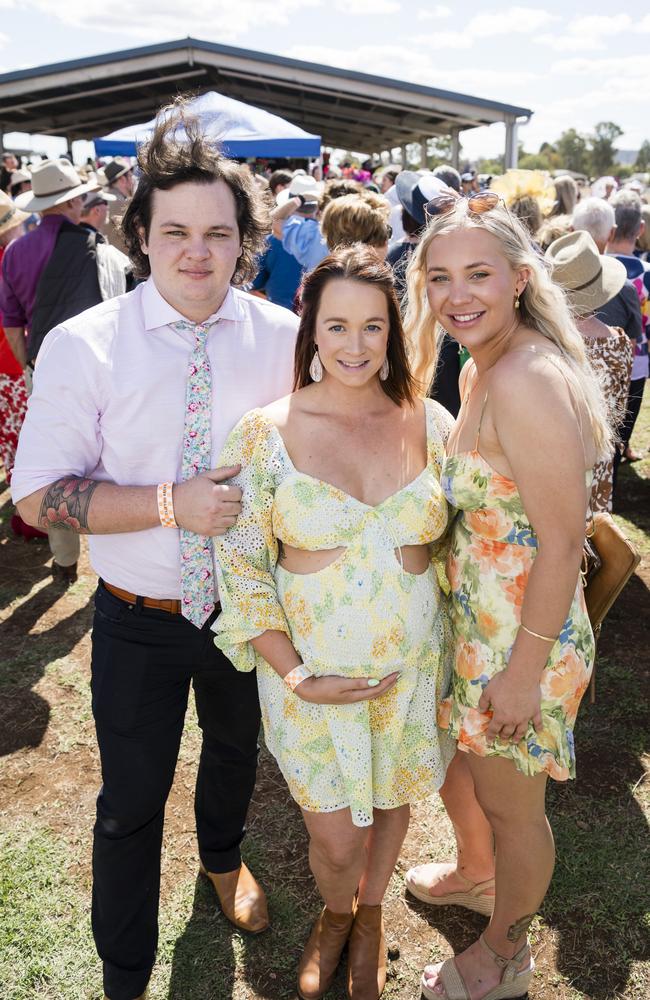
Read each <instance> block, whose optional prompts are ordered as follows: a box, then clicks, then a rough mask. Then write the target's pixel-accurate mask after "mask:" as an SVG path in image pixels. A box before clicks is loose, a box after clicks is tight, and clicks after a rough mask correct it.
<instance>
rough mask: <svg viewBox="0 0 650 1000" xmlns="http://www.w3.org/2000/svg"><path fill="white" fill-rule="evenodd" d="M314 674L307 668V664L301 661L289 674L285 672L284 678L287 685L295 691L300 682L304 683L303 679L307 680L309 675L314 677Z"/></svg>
mask: <svg viewBox="0 0 650 1000" xmlns="http://www.w3.org/2000/svg"><path fill="white" fill-rule="evenodd" d="M313 676H314V675H313V674H312V673H311V671H310V670H307V667H306V666H305V664H304V663H299V664H298V666H297V667H294V668H293V670H290V671H289V673H288V674H285V675H284V677H283V678H282V680H283V681H284V683H285V684H286V685H287V687H290V688H291V690H292V691H295V690H296V688H297V687H298V685H299V684H302V682H303V681H306V680H307V678H308V677H313Z"/></svg>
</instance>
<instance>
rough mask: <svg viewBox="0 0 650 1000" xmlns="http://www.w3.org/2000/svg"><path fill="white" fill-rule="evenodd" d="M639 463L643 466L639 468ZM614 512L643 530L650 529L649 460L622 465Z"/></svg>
mask: <svg viewBox="0 0 650 1000" xmlns="http://www.w3.org/2000/svg"><path fill="white" fill-rule="evenodd" d="M639 464H641V465H642V468H639ZM644 473H646V474H645V475H644ZM614 513H615V514H620V515H621V516H622V517H625V518H627V519H628V520H630V521H632V522H633V523H634V524H636V526H637V527H638V528H640V529H641V530H643V531H649V530H650V478H649V477H648V475H647V462H643V463H636V462H635V463H630V462H626V463H625V465H622V466H621V467H620V470H619V479H618V485H617V489H616V496H615V502H614Z"/></svg>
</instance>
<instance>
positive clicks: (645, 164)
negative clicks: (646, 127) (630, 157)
mask: <svg viewBox="0 0 650 1000" xmlns="http://www.w3.org/2000/svg"><path fill="white" fill-rule="evenodd" d="M634 167H635V169H636V170H643V171H646V170H650V141H649V140H648V139H646V140H645V142H644V143H642V144H641V149H640V150H639V152H638V153H637V155H636V163H635V164H634Z"/></svg>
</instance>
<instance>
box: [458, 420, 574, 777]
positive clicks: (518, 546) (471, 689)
mask: <svg viewBox="0 0 650 1000" xmlns="http://www.w3.org/2000/svg"><path fill="white" fill-rule="evenodd" d="M478 443H479V442H478V435H477V440H476V446H475V449H474V451H468V452H460V453H458V454H455V455H450V456H448V457H447V458H446V459H445V462H444V466H443V472H442V488H443V490H444V493H445V496H446V497H447V500H448V501H449V503H450V504H451V505H452V506H453V507H455V508H456V510H457V513H456V517H455V519H454V521H453V525H452V529H451V532H452V534H451V546H450V550H449V555H448V559H447V574H448V577H449V582H450V584H451V599H452V619H453V627H454V635H455V664H454V674H453V681H452V693H451V696H450V697H449V698H447V699H445V700H444V701H443V703H442V705H441V708H440V712H439V723H440V725H441V726H443V727H447V729H448V732H449V734H450V735H451V736H453V737H454V738H455V739H457V740H458V746H459V749H461V750H466V751H472V752H473V753H476V754H478V755H479V756H481V757H507V758H509V759H511V760H512V761H513V762H514V764H515V766H516V767H517V769H518V770H519V771H521V772H522V773H523V774H526V775H534V774H538V773H540V772H542V771H546V772H547V773H548V774H549V775H550V777H551V778H555V779H556V780H558V781H564V780H566V779H567V778H574V777H575V752H574V742H573V728H574V725H575V721H576V715H577V713H578V706H579V704H580V699H581V698H582V695H583V694H584V692H585V691H586V689H587V686H588V684H589V679H590V676H591V671H592V668H593V662H594V637H593V633H592V630H591V625H590V622H589V618H588V616H587V610H586V607H585V602H584V597H583V594H582V583H581V581H580V580H578V581H577V585H576V590H575V594H574V597H573V601H572V603H571V607H570V609H569V614H568V616H567V619H566V621H565V622H564V625H563V626H562V629H561V631H560V635H559V638H558V639H557V641H556V642H555V644H554V645H553V647H552V648H551V651H550V654H549V658H548V660H547V663H546V666H545V667H544V670H543V672H542V676H541V679H540V684H541V689H542V720H543V729H542V731H541V732H536V731H535V729H534V727H533V725H532V723H530V724H529V728H528V732H527V734H526V737H525V739H523V740H521V741H520V742H519V743H517V744H514V745H513V744H510V743H508V742H502V741H500V740H497V741H496V742H494V743H492V742H489V741H488V739H487V737H486V729H487V727H488V725H489V722H490V717H491V714H486V713H484V712H480V711H479V708H478V703H479V700H480V697H481V694H482V692H483V688H484V687H485V686H486V685H487V683H488V681H490V679H491V678H492V677H494V675H495V674H496V673H498V672H499V671H500V670H503V669H504V668H505V667H506V666H507V664H508V660H509V658H510V653H511V651H512V646H513V644H514V641H515V637H516V635H517V630H518V628H519V625H520V623H521V606H522V603H523V599H524V593H525V591H526V584H527V582H528V575H529V573H530V571H531V568H532V566H533V563H534V561H535V556H536V555H537V538H536V536H535V532H534V530H533V528H532V526H531V524H530V522H529V520H528V518H527V517H526V513H525V511H524V507H523V503H522V501H521V497H520V496H519V492H518V490H517V486H516V484H515V483H514V482H513V481H512V480H511V479H507V478H506V477H505V476H501V475H499V473H498V472H496V471H495V470H494V469H493V468H492V467H491V466H490V465H489V464H488V462H486V460H485V459H484V458H483V457H482V456H481V455H480V454H479V451H478ZM587 478H588V481H589V483H590V482H591V473H588V474H587Z"/></svg>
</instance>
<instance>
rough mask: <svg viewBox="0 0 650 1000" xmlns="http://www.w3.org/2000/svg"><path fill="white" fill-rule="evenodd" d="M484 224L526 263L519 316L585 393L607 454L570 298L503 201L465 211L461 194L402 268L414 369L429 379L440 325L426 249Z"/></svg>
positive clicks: (606, 422)
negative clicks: (481, 211) (432, 304)
mask: <svg viewBox="0 0 650 1000" xmlns="http://www.w3.org/2000/svg"><path fill="white" fill-rule="evenodd" d="M473 228H479V229H484V230H485V231H486V232H487V233H490V234H491V235H492V236H494V237H496V239H497V240H498V241H499V244H500V246H501V252H502V254H503V256H504V257H505V259H506V260H507V261H508V263H509V264H510V267H511V268H512V269H513V271H516V270H518V269H519V268H522V267H525V268H527V269H528V271H529V274H530V277H529V279H528V283H527V285H526V288H525V290H524V292H523V293H522V295H521V297H520V316H521V321H522V323H523V324H525V325H526V326H529V327H530V328H531V329H533V330H536V331H537V333H540V334H541V335H542V336H543V337H546V338H547V339H548V340H550V341H551V343H553V344H555V346H556V347H557V348H558V349H559V350H560V352H561V354H562V357H563V359H564V361H565V362H566V364H567V367H568V369H569V371H570V372H571V373H572V375H573V379H572V381H574V382H575V383H576V385H577V387H578V388H579V390H580V391H581V394H582V396H583V398H584V401H585V404H586V408H587V411H588V413H589V419H590V422H591V429H592V433H593V438H594V444H595V447H596V451H597V453H598V455H599V457H602V456H606V455H609V454H611V452H612V449H613V440H614V434H613V431H612V415H611V413H610V411H609V408H608V404H607V402H606V399H605V395H604V393H603V390H602V388H601V385H600V382H599V378H598V376H597V374H596V372H595V371H594V369H593V368H592V366H591V364H590V363H589V360H588V358H587V354H586V351H585V346H584V341H583V339H582V337H581V335H580V332H579V330H578V328H577V326H576V324H575V320H574V317H573V314H572V312H571V308H570V306H569V302H568V300H567V298H566V295H565V293H564V291H563V289H562V288H560V286H559V285H556V284H554V282H553V281H552V280H551V274H550V267H549V265H548V264H547V262H546V261H545V260H544V259H543V258H542V257H540V255H539V253H538V252H536V250H535V249H534V247H533V246H532V245H531V242H530V238H529V236H528V233H527V232H526V230H525V229H524V227H523V225H522V224H521V223H520V222H519V220H518V219H516V218H515V217H514V216H513V215H511V214H510V213H509V212H508V210H507V209H506V207H505V205H501V204H499V205H497V206H496V207H495V208H494V209H491V210H490V211H488V212H485V213H484V214H482V215H476V214H474V213H471V212H469V211H468V208H467V200H466V199H464V198H460V199H459V200H458V202H457V204H456V205H455V206H454V207H453V208H452V210H451V211H450V212H446V213H444V214H443V215H438V216H435V217H434V218H433V219H432V220H431V221H430V222H429V225H428V226H427V229H426V230H425V232H424V234H423V236H422V238H421V240H420V242H419V244H418V246H417V249H416V251H415V253H414V254H413V256H412V257H411V260H410V262H409V265H408V267H407V269H406V279H407V284H408V299H407V303H408V304H407V309H406V315H405V317H404V330H405V333H406V336H407V340H408V343H409V349H410V352H411V363H412V368H413V374H414V375H415V377H416V378H417V379H419V380H420V381H421V382H423V383H424V384H425V385H428V386H430V385H431V384H432V382H433V379H434V375H435V370H436V366H437V361H438V351H439V346H440V342H441V340H442V337H443V335H444V330H443V328H442V327H441V326H440V324H439V323H437V322H436V320H435V317H434V316H433V314H432V312H431V309H430V307H429V303H428V301H427V294H426V289H427V263H426V259H427V253H428V251H429V247H430V246H431V244H432V243H433V241H434V240H435V239H436V237H437V236H446V235H447V234H449V233H453V232H457V231H458V230H459V229H473Z"/></svg>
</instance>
